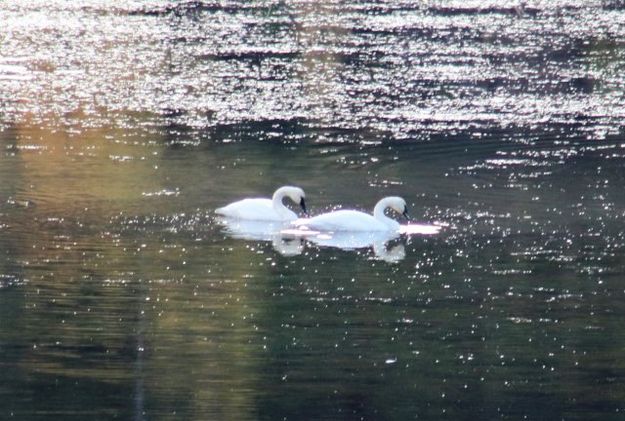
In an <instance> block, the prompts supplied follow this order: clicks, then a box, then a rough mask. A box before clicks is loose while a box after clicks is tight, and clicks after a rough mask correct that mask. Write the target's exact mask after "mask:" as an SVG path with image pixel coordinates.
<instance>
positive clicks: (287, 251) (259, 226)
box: [215, 217, 304, 256]
mask: <svg viewBox="0 0 625 421" xmlns="http://www.w3.org/2000/svg"><path fill="white" fill-rule="evenodd" d="M215 220H216V221H217V222H218V223H219V224H221V225H223V227H224V232H225V233H226V234H228V235H229V236H230V237H232V238H236V239H240V240H253V241H268V242H271V244H272V246H273V248H274V249H275V250H276V251H277V252H278V253H280V254H281V255H283V256H297V255H298V254H301V253H302V251H303V250H304V242H303V240H302V239H301V238H293V237H287V236H284V235H282V233H281V231H282V230H283V229H284V228H285V227H288V224H285V223H283V222H277V221H254V220H246V219H238V218H228V217H218V218H216V219H215Z"/></svg>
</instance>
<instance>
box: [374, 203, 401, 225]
mask: <svg viewBox="0 0 625 421" xmlns="http://www.w3.org/2000/svg"><path fill="white" fill-rule="evenodd" d="M387 207H388V201H387V200H385V199H382V200H380V201H379V202H378V203H377V204H376V205H375V208H373V217H374V218H375V219H377V220H378V221H380V222H382V223H384V224H385V225H387V226H388V227H390V228H396V227H397V226H398V225H399V224H398V223H397V221H395V220H394V219H391V218H389V217H388V216H386V215H385V214H384V211H385V210H386V208H387Z"/></svg>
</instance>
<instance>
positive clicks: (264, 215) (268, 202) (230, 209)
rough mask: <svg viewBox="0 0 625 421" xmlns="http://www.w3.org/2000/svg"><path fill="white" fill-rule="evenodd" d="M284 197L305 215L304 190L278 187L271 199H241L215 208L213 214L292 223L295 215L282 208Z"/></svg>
mask: <svg viewBox="0 0 625 421" xmlns="http://www.w3.org/2000/svg"><path fill="white" fill-rule="evenodd" d="M285 197H288V198H289V199H291V200H292V201H293V202H295V203H298V204H299V205H300V206H301V207H302V210H303V211H304V213H306V202H305V200H304V199H305V195H304V190H302V189H300V188H299V187H293V186H284V187H280V188H279V189H278V190H276V191H275V193H274V194H273V197H272V198H271V199H265V198H253V199H249V198H248V199H243V200H239V201H237V202H233V203H230V204H229V205H226V206H224V207H221V208H217V209H215V213H217V214H219V215H223V216H227V217H229V218H236V219H250V220H255V221H294V220H296V219H297V214H296V213H295V212H293V211H292V210H290V209H288V208H287V207H286V206H284V204H283V203H282V200H283V199H284V198H285Z"/></svg>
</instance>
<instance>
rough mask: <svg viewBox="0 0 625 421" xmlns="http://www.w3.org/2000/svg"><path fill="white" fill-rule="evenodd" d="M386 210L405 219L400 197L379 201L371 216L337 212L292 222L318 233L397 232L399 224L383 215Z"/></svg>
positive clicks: (354, 212)
mask: <svg viewBox="0 0 625 421" xmlns="http://www.w3.org/2000/svg"><path fill="white" fill-rule="evenodd" d="M386 208H391V209H393V210H394V211H396V212H398V213H400V214H402V215H404V216H405V217H406V218H407V217H408V214H407V207H406V201H405V200H404V199H402V198H401V197H397V196H389V197H385V198H384V199H382V200H380V201H379V202H378V203H377V204H376V205H375V208H373V216H371V215H369V214H367V213H364V212H359V211H355V210H337V211H334V212H328V213H323V214H321V215H317V216H313V217H312V218H307V219H299V220H297V221H295V222H294V224H295V225H297V226H299V227H307V228H310V229H313V230H318V231H332V232H336V231H398V230H399V227H400V225H399V222H397V221H395V220H393V219H391V218H389V217H388V216H386V215H385V214H384V211H385V210H386Z"/></svg>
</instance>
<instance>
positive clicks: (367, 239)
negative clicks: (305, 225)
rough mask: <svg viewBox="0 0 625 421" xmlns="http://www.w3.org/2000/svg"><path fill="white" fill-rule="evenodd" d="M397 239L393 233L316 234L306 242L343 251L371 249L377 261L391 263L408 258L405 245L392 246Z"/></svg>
mask: <svg viewBox="0 0 625 421" xmlns="http://www.w3.org/2000/svg"><path fill="white" fill-rule="evenodd" d="M396 238H399V233H392V232H346V231H339V232H333V233H326V232H315V233H314V234H312V235H307V236H306V240H308V241H310V242H311V243H313V244H316V245H318V246H321V247H334V248H339V249H341V250H359V249H365V248H366V249H368V248H371V249H372V250H373V254H374V256H375V258H376V259H380V260H384V261H386V262H391V263H392V262H399V261H400V260H403V258H404V257H406V251H405V249H404V245H403V244H401V243H398V244H394V245H390V243H391V241H393V240H395V239H396Z"/></svg>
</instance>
